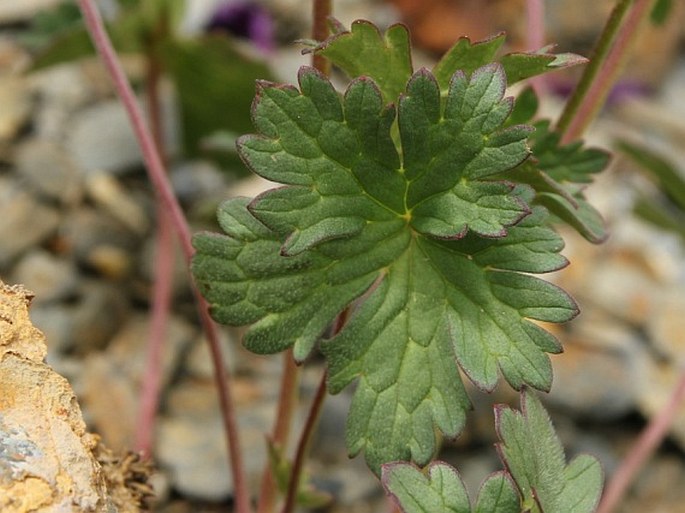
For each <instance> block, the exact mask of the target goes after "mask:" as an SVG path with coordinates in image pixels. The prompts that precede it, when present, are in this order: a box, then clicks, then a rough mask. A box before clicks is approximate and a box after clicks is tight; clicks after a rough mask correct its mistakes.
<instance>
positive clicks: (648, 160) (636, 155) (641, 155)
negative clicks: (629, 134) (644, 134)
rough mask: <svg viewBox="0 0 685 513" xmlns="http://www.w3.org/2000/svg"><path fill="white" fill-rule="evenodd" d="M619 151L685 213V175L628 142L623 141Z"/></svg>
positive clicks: (662, 159) (659, 157)
mask: <svg viewBox="0 0 685 513" xmlns="http://www.w3.org/2000/svg"><path fill="white" fill-rule="evenodd" d="M618 147H619V149H620V150H621V151H622V152H623V153H625V154H626V155H627V156H628V157H630V159H631V160H633V161H634V162H635V163H637V164H638V165H639V166H640V167H641V168H642V169H643V170H644V171H645V172H646V173H647V174H648V175H649V176H650V177H651V178H652V179H653V180H654V181H656V183H657V184H658V186H659V189H661V191H663V193H664V194H666V196H668V197H669V198H670V199H671V201H673V203H674V204H675V205H677V206H678V208H680V209H681V210H683V211H685V173H684V172H683V170H679V169H678V168H676V166H675V165H674V164H672V163H671V162H668V161H667V160H666V159H664V158H663V157H661V156H659V155H658V154H656V153H654V152H653V151H651V150H649V149H647V148H645V147H643V146H638V145H636V144H632V143H629V142H628V141H621V142H619V144H618Z"/></svg>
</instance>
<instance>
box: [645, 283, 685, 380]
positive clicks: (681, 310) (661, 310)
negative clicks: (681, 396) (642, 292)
mask: <svg viewBox="0 0 685 513" xmlns="http://www.w3.org/2000/svg"><path fill="white" fill-rule="evenodd" d="M647 334H648V336H649V339H650V343H651V344H652V346H654V347H655V348H656V349H657V351H659V353H660V354H662V355H663V356H664V357H666V358H668V359H669V360H670V361H671V362H673V364H674V365H677V366H681V365H682V364H683V363H685V289H683V288H682V287H677V288H674V289H671V290H669V291H666V292H665V293H664V294H662V295H661V296H660V297H659V299H658V300H657V301H656V304H655V308H654V312H653V314H652V315H651V316H650V317H649V319H648V320H647Z"/></svg>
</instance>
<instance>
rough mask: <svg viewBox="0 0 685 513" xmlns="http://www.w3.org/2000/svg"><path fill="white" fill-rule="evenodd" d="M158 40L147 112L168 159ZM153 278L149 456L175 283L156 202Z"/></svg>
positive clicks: (166, 226)
mask: <svg viewBox="0 0 685 513" xmlns="http://www.w3.org/2000/svg"><path fill="white" fill-rule="evenodd" d="M155 44H156V40H153V42H152V43H151V44H150V46H149V48H148V51H147V52H146V61H147V72H146V75H147V76H146V80H145V83H146V86H147V87H146V89H147V100H148V101H147V103H148V114H149V118H150V130H151V132H152V138H153V140H154V142H155V145H156V146H157V151H158V153H159V154H160V156H161V157H162V159H164V158H165V155H166V151H165V149H164V140H163V137H162V125H163V123H162V109H161V102H160V98H159V81H160V78H161V72H162V70H161V66H160V63H159V59H158V58H157V55H156V52H155V50H156V49H155ZM154 262H155V265H154V269H155V271H154V279H153V285H152V312H151V315H150V331H149V336H148V341H147V355H146V361H145V372H144V373H143V377H142V383H141V393H140V395H141V399H140V406H139V414H138V422H137V425H136V437H135V445H134V447H135V449H136V450H137V451H140V452H142V453H143V455H144V456H145V457H150V456H151V455H152V450H153V439H154V430H155V418H156V416H157V410H158V408H159V397H160V394H161V383H162V356H163V353H164V341H165V338H166V334H167V328H166V327H167V325H168V323H169V312H170V311H171V300H172V283H173V278H172V274H173V268H174V240H173V226H172V225H171V221H170V219H169V218H168V216H167V215H166V212H165V210H164V208H162V206H161V204H160V203H159V202H158V204H157V233H156V251H155V255H154Z"/></svg>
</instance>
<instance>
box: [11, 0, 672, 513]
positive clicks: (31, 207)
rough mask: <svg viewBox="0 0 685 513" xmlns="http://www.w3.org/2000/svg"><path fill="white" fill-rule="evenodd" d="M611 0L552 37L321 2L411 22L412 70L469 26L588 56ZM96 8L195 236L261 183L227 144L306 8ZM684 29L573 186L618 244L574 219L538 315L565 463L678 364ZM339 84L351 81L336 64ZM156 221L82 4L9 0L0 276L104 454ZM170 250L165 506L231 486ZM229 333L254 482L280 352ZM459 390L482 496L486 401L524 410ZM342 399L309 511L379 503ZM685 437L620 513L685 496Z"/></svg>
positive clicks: (131, 0) (608, 438)
mask: <svg viewBox="0 0 685 513" xmlns="http://www.w3.org/2000/svg"><path fill="white" fill-rule="evenodd" d="M614 4H615V2H614V1H611V0H548V1H546V2H544V30H538V31H537V33H535V34H533V33H532V32H531V29H530V27H529V24H528V23H529V18H528V16H527V11H526V9H527V2H526V1H524V0H422V1H418V0H387V1H381V0H373V1H369V0H366V1H362V0H334V1H333V11H334V15H335V16H336V17H337V18H338V19H339V20H340V21H341V22H342V23H343V24H344V25H345V26H348V27H349V25H350V24H351V22H352V21H354V20H356V19H360V18H363V19H368V20H371V21H372V22H374V23H376V24H377V25H378V26H379V27H380V28H381V29H385V28H387V27H388V26H389V25H391V24H393V23H397V22H403V23H405V24H406V25H407V26H408V27H409V28H410V30H411V33H412V38H413V41H414V44H415V54H414V65H415V68H418V67H420V66H431V65H432V63H434V62H435V61H436V60H437V58H438V57H439V56H440V55H441V54H442V53H443V52H445V51H446V50H447V49H448V48H449V47H450V46H451V45H452V44H453V43H454V42H455V41H456V40H457V39H458V38H459V37H461V36H464V35H466V36H469V37H470V38H471V40H472V41H477V40H481V39H484V38H487V37H488V36H490V35H493V34H496V33H499V32H501V31H506V32H507V34H508V38H507V48H506V51H528V50H536V49H537V48H538V47H540V46H544V45H547V44H551V43H555V44H557V51H560V52H562V51H563V52H575V53H578V54H581V55H584V56H589V55H590V52H591V49H592V47H593V44H594V42H595V40H596V38H597V36H598V34H599V32H600V31H601V29H602V27H603V24H604V22H605V20H606V19H607V17H608V15H609V13H610V12H611V9H612V7H613V6H614ZM99 6H100V9H101V11H102V12H103V13H104V15H105V17H106V19H107V22H108V28H109V30H110V33H111V35H112V38H113V40H114V43H115V46H116V47H117V49H118V51H119V52H120V53H121V55H122V58H123V60H124V65H125V68H126V71H127V73H128V74H129V76H130V78H131V80H132V82H133V84H134V86H135V87H136V91H137V92H138V93H139V98H140V101H141V102H142V104H143V105H144V107H145V108H146V111H147V112H148V115H149V117H150V120H151V123H152V125H153V126H154V127H156V132H157V136H158V142H159V144H160V146H161V148H162V149H163V152H164V155H165V158H166V160H167V164H168V168H169V173H170V177H171V180H172V182H173V185H174V188H175V191H176V194H177V195H178V197H179V199H180V201H181V202H182V205H183V207H184V209H185V211H186V213H187V215H188V217H189V219H190V221H191V224H192V227H193V230H194V231H197V230H201V229H212V230H217V229H218V227H217V225H216V222H215V220H214V213H215V210H216V207H217V205H218V204H219V203H220V202H221V201H222V200H224V199H226V198H228V197H230V196H236V195H247V196H253V195H255V194H258V193H259V192H260V191H262V190H263V189H264V188H265V187H268V184H267V183H266V182H265V181H263V180H261V179H257V178H255V177H250V176H248V173H247V171H246V170H245V168H244V166H243V165H242V164H241V162H240V160H239V158H238V157H237V155H236V152H235V146H234V144H235V139H236V138H237V137H238V136H239V135H241V134H244V133H249V132H250V131H251V130H252V128H251V127H252V124H251V120H250V105H251V102H252V97H253V95H254V83H255V80H256V79H267V80H272V81H279V82H287V83H295V82H296V74H297V69H298V68H299V67H300V66H302V65H308V64H309V57H308V56H306V55H302V54H301V50H302V48H303V46H302V45H301V44H298V43H296V41H297V40H298V39H307V38H310V37H311V14H310V10H311V5H310V3H309V2H306V1H304V0H262V1H259V0H254V1H248V0H231V1H226V0H193V1H190V0H189V1H181V0H150V1H136V0H119V1H117V0H102V1H100V2H99ZM540 28H541V27H538V29H540ZM684 37H685V2H682V1H679V0H672V1H668V0H658V1H657V2H656V4H655V10H654V12H653V13H652V17H651V19H650V21H649V23H648V24H647V25H646V26H645V27H644V28H643V30H642V32H641V33H640V36H639V39H638V42H637V44H636V46H635V49H634V52H633V56H632V57H631V59H630V62H629V64H628V66H627V67H626V70H625V72H624V73H623V75H622V77H621V79H620V80H619V82H618V84H617V85H616V87H615V88H614V90H613V91H612V93H611V95H610V98H609V102H608V105H607V107H606V108H605V110H604V111H603V113H602V115H601V117H600V119H599V120H598V121H597V122H595V123H594V124H593V126H592V127H591V129H590V131H589V132H588V133H587V137H586V143H587V144H588V145H590V146H597V147H601V148H605V149H608V150H610V151H611V152H612V153H613V154H614V157H613V159H612V163H611V167H610V169H609V170H608V171H607V172H605V173H603V174H602V175H601V176H600V177H599V178H598V180H597V181H596V183H594V184H592V185H591V186H590V187H589V188H588V190H587V193H588V196H589V197H590V199H591V201H592V202H593V203H594V204H595V205H596V206H597V207H598V209H599V210H600V211H601V212H602V214H603V215H604V217H605V219H606V222H607V224H608V226H609V230H610V232H611V236H610V238H609V240H608V241H607V242H605V243H604V244H602V245H598V246H593V245H591V244H589V243H588V242H586V241H585V240H583V239H581V238H579V237H578V236H577V235H575V234H574V233H572V232H570V231H566V230H564V231H563V235H564V237H565V238H566V239H567V248H566V250H565V252H564V254H565V255H566V256H567V257H568V258H569V259H570V260H571V262H572V263H571V265H570V266H569V267H568V268H567V269H565V270H563V271H560V272H558V273H555V275H554V276H553V277H552V279H553V280H554V281H556V282H557V283H559V284H560V285H562V286H563V287H564V288H565V289H566V290H568V291H569V292H570V293H571V295H573V296H574V297H575V298H576V300H577V301H578V303H579V304H580V307H581V310H582V314H581V315H580V316H579V317H578V318H577V319H576V320H574V321H573V322H571V323H569V324H568V325H564V326H561V327H558V326H556V327H553V328H552V329H554V330H555V331H556V334H557V335H558V336H559V338H560V339H561V341H562V342H563V344H564V347H565V354H564V355H561V356H555V357H553V363H554V366H555V380H554V386H553V389H552V392H551V394H549V396H548V397H544V398H543V399H544V400H545V402H546V404H547V405H548V407H549V408H550V410H551V412H552V414H553V417H554V421H555V424H556V426H557V429H558V431H559V433H560V436H561V438H562V440H563V442H564V445H565V447H566V448H567V451H568V453H569V455H573V454H576V453H578V452H591V453H593V454H595V455H596V456H597V457H598V458H599V459H600V460H601V461H602V463H603V466H604V469H605V472H606V474H607V475H608V476H610V475H611V474H612V472H613V471H614V469H615V468H616V466H617V464H618V462H619V461H620V460H621V458H622V456H623V454H625V452H626V450H627V448H628V447H629V446H630V444H631V443H632V442H633V441H634V439H635V436H636V435H637V434H638V433H639V432H640V430H641V428H642V427H643V426H644V425H645V423H646V422H647V421H648V420H649V419H650V418H652V417H653V415H654V414H655V413H656V412H657V411H659V409H660V408H661V407H662V406H663V405H664V404H665V403H666V401H667V400H668V397H669V394H670V391H671V389H672V388H673V386H674V385H675V383H676V380H677V378H678V375H679V373H680V372H681V370H682V368H683V363H685V258H684V256H685V251H684V248H685V53H684V52H683V50H684V48H685V46H684ZM536 39H538V40H537V41H536ZM540 39H541V40H540ZM535 45H537V46H535ZM581 71H582V70H581V69H575V68H574V69H572V70H571V71H564V72H559V73H555V74H550V75H547V76H546V77H545V79H544V81H543V82H539V83H538V84H537V87H538V91H539V92H540V93H541V108H540V112H539V116H540V117H543V118H544V117H549V118H551V119H552V120H555V119H556V117H557V116H558V114H559V112H560V111H561V108H562V107H563V102H564V101H565V98H566V97H567V95H568V94H569V93H570V91H572V89H573V86H574V84H575V82H576V80H577V79H578V76H579V73H580V72H581ZM332 79H333V81H334V83H335V84H336V85H338V86H341V87H344V84H345V80H346V79H345V77H344V75H343V74H342V73H340V72H339V71H338V70H333V76H332ZM155 218H156V210H155V204H154V194H153V192H152V191H151V188H150V186H149V184H148V181H147V178H146V175H145V172H144V169H143V167H142V162H141V155H140V152H139V150H138V147H137V143H136V141H135V139H134V136H133V135H132V132H131V129H130V127H129V124H128V121H127V118H126V116H125V114H124V111H123V109H122V107H121V106H120V104H119V102H118V100H117V99H116V98H115V97H114V94H113V90H112V87H111V86H110V83H109V79H108V77H107V76H106V74H105V72H104V70H103V68H102V67H101V65H100V64H99V62H98V61H97V60H96V59H95V58H94V57H93V53H92V48H91V46H90V44H89V40H88V37H87V35H86V33H85V30H84V27H83V25H82V22H81V19H80V14H79V11H78V8H77V6H76V4H75V3H74V2H71V1H66V2H65V1H61V0H23V1H17V0H0V277H1V278H2V280H3V281H5V282H6V283H22V284H24V285H25V286H26V287H27V288H28V289H30V290H31V291H33V292H34V293H35V299H34V300H33V303H32V307H31V318H32V320H33V322H34V323H35V325H36V326H37V327H38V328H40V329H41V330H42V331H43V332H44V333H45V335H46V337H47V342H48V363H49V364H50V365H51V366H53V368H54V369H56V370H57V371H58V372H59V373H60V374H62V375H63V376H65V377H67V379H68V380H69V382H70V383H71V384H72V386H73V387H74V389H75V391H76V394H77V396H78V399H79V402H80V404H81V407H82V409H83V413H84V416H85V419H86V421H87V423H88V426H89V428H90V429H91V430H92V431H94V432H96V433H98V434H99V435H100V436H101V437H102V438H103V440H104V442H105V443H106V445H107V446H108V447H110V448H111V449H112V450H114V451H125V450H127V449H131V448H132V447H133V446H134V442H135V440H134V437H135V426H136V422H137V416H138V405H139V397H140V385H141V381H142V379H143V375H144V372H145V354H146V345H145V342H146V340H147V337H148V333H149V316H150V297H151V289H152V280H153V275H154V267H155V261H156V260H155V252H156V247H155V241H156V240H157V239H156V238H155V236H154V231H155ZM175 262H176V264H175V270H174V275H173V276H174V281H173V306H172V313H171V317H170V320H169V323H168V326H167V333H166V338H165V347H164V362H163V377H162V382H163V394H162V398H161V405H160V415H159V418H158V422H157V427H156V431H155V440H154V449H153V454H154V460H155V462H156V465H157V469H158V470H157V471H156V472H155V474H154V475H153V477H152V484H153V486H154V489H155V493H156V498H155V499H154V501H153V505H154V509H155V510H156V511H161V512H169V513H182V512H203V511H207V512H209V511H227V510H229V509H230V504H231V497H232V485H231V480H230V472H229V469H228V468H227V464H226V458H225V451H226V450H225V447H224V438H223V435H222V424H221V418H220V416H219V410H218V407H217V402H216V392H215V390H214V382H213V380H212V366H211V362H210V359H209V354H208V351H207V348H206V343H205V341H204V340H203V338H202V335H201V332H200V329H199V327H198V321H197V316H196V313H195V307H194V303H193V299H192V296H191V293H190V289H189V286H188V273H187V271H186V269H185V267H184V264H183V261H182V258H180V253H179V255H177V257H176V258H175ZM222 341H223V343H224V345H225V354H226V355H227V357H226V360H227V361H226V365H228V366H230V367H231V368H232V370H233V373H234V375H235V378H236V383H235V387H236V394H237V402H238V405H237V406H238V410H239V415H240V424H241V427H242V428H243V439H242V442H243V445H244V450H245V453H246V454H247V455H248V458H247V468H248V472H249V476H250V480H251V485H252V486H253V489H256V487H257V485H258V482H259V477H260V475H261V470H262V468H263V465H264V463H265V460H266V444H265V437H264V434H265V433H268V432H270V431H271V425H272V421H273V415H274V407H275V404H276V401H277V398H278V386H279V374H280V372H281V359H280V358H278V357H259V356H254V355H251V354H249V353H247V352H246V351H245V350H244V349H243V348H242V347H241V346H240V342H239V341H240V330H237V329H228V328H224V329H222ZM319 372H320V362H319V361H318V360H317V359H316V358H314V359H313V361H312V362H308V364H307V365H306V367H305V371H304V374H303V378H302V394H303V398H304V401H303V411H304V408H306V406H307V401H306V399H307V397H308V396H309V395H311V393H312V392H313V389H314V388H315V386H316V383H317V380H318V376H319ZM470 395H471V397H472V400H473V402H474V406H475V411H474V414H473V415H472V416H471V419H470V421H469V425H468V427H467V429H466V431H465V432H464V433H463V434H462V435H461V436H460V437H459V438H458V439H457V440H456V441H451V442H446V443H445V444H444V448H443V451H442V453H441V455H440V457H441V458H442V459H444V460H446V461H448V462H450V463H452V464H454V465H456V466H457V467H458V468H459V470H460V471H461V472H462V475H463V477H464V480H465V482H466V483H467V487H468V488H469V489H470V490H472V491H473V493H474V494H475V491H476V489H477V486H478V483H480V482H481V481H482V479H483V478H484V477H485V476H486V475H487V474H489V473H490V472H492V471H494V470H496V469H499V468H500V466H501V465H500V463H499V460H498V458H497V455H496V453H495V451H494V449H493V443H494V441H495V440H496V437H495V433H494V428H493V416H492V404H493V403H496V402H512V403H515V402H516V401H517V396H516V394H515V393H514V392H512V391H511V390H509V389H508V388H507V387H506V386H500V387H499V388H498V389H497V391H496V392H495V393H494V394H493V396H485V395H484V394H482V393H480V392H478V391H475V390H472V391H471V394H470ZM348 405H349V395H348V394H347V393H342V394H340V395H338V396H333V397H329V398H328V400H327V402H326V405H325V409H324V413H323V415H322V420H321V423H320V428H319V432H318V434H317V436H316V439H315V441H314V447H313V450H312V455H313V456H312V460H311V461H310V463H309V466H308V472H309V475H310V477H311V479H312V483H313V485H314V486H315V487H316V489H317V490H319V491H321V492H322V494H317V495H316V497H315V498H316V500H317V501H318V503H317V508H318V509H317V511H326V512H336V513H343V512H355V513H363V512H372V511H373V512H376V511H388V506H387V504H386V502H385V499H384V498H383V496H382V491H381V489H380V486H379V485H378V483H377V481H376V480H375V479H374V478H373V476H372V474H371V473H370V472H369V471H368V470H367V469H366V467H365V464H364V463H363V461H362V460H361V459H359V458H357V459H355V460H351V461H350V460H348V458H347V455H346V452H345V448H344V438H343V433H342V430H343V426H344V424H345V420H344V419H345V417H346V413H347V408H348ZM297 431H298V428H297V425H296V428H295V432H296V433H297ZM683 450H685V407H682V408H681V409H680V412H679V417H678V419H677V421H676V422H675V424H674V425H673V427H672V430H671V434H670V437H669V439H668V440H667V442H666V443H665V445H664V446H663V447H662V449H661V450H660V451H659V453H658V455H657V456H656V457H655V458H654V459H653V460H652V461H651V462H650V463H649V464H648V465H647V467H646V468H645V469H643V472H642V473H641V475H640V477H639V479H638V481H637V483H636V485H635V486H634V488H633V490H632V492H631V494H630V496H629V497H628V499H627V501H626V503H625V504H624V506H623V508H622V509H621V511H622V512H623V513H637V512H645V511H649V512H650V513H680V512H682V511H683V504H684V503H685V487H683V486H682V484H683V483H685V459H684V453H683ZM313 500H314V499H313ZM313 504H314V502H313Z"/></svg>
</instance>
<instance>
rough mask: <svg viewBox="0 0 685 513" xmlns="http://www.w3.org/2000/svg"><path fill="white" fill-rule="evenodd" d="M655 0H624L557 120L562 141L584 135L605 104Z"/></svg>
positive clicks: (610, 18)
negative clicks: (641, 24) (640, 26)
mask: <svg viewBox="0 0 685 513" xmlns="http://www.w3.org/2000/svg"><path fill="white" fill-rule="evenodd" d="M653 4H654V0H620V1H619V2H618V4H617V5H616V7H615V8H614V10H613V12H612V13H611V16H610V17H609V19H608V21H607V23H606V25H605V27H604V30H603V31H602V34H601V36H600V38H599V40H598V42H597V45H596V46H595V49H594V50H593V54H592V56H591V58H590V63H589V64H588V66H587V67H586V68H585V72H584V73H583V76H582V77H581V79H580V82H579V83H578V85H577V86H576V89H575V91H574V92H573V95H572V96H571V98H570V99H569V101H568V103H567V104H566V107H565V109H564V112H563V113H562V114H561V117H560V118H559V122H558V123H557V130H558V131H560V132H562V133H563V136H562V143H568V142H571V141H573V140H574V139H576V138H578V137H580V136H581V135H582V133H583V132H584V131H585V129H586V128H587V126H588V125H589V124H590V122H591V121H592V120H593V119H594V117H595V116H596V115H597V112H599V109H600V108H601V107H602V105H604V102H605V100H606V97H607V95H608V94H609V92H610V90H611V88H612V87H613V85H614V83H615V82H616V79H617V78H618V75H619V72H620V71H621V69H622V66H623V64H625V59H626V57H627V55H628V51H629V50H630V47H631V45H632V43H633V42H634V40H635V37H636V35H637V33H638V28H639V25H640V23H641V22H642V21H643V20H644V19H646V18H647V17H648V16H649V13H650V12H651V8H652V6H653Z"/></svg>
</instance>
